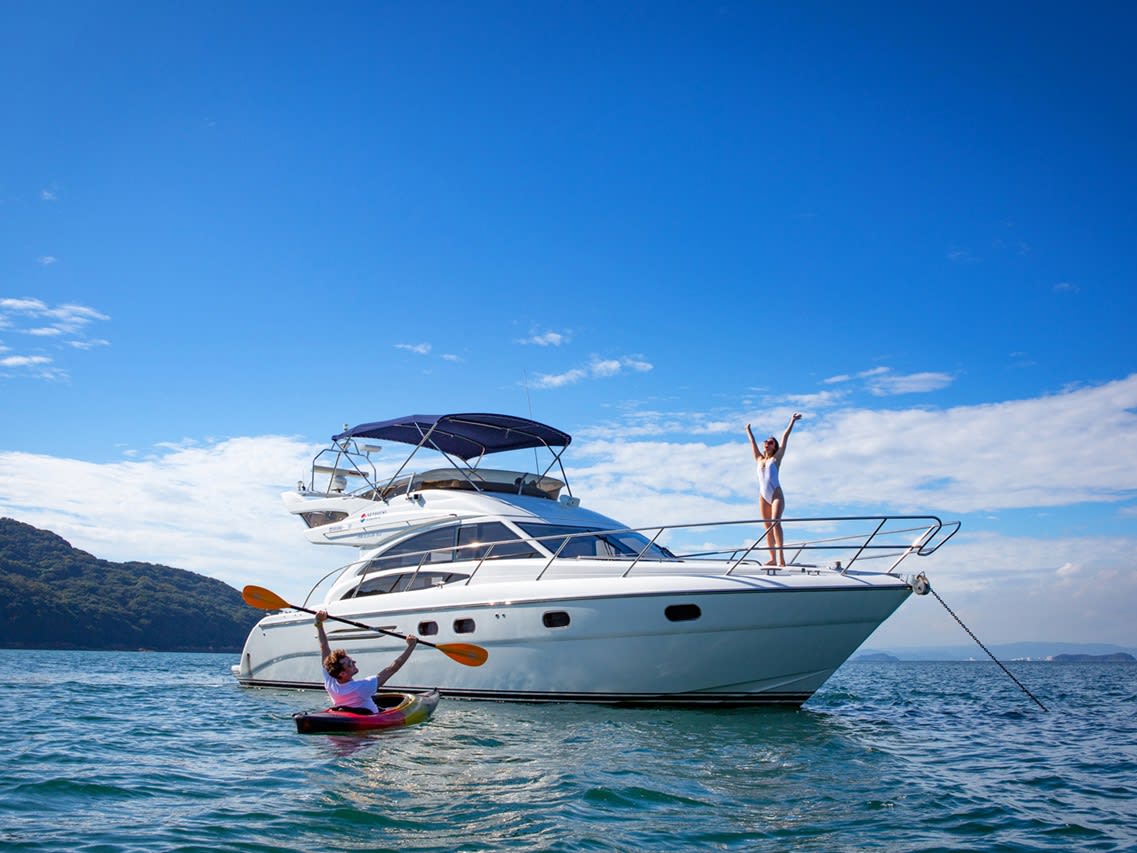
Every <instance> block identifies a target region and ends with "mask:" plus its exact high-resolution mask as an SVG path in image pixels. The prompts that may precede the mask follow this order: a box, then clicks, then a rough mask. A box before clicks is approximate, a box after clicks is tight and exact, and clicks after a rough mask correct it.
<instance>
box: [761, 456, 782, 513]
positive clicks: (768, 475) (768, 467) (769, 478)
mask: <svg viewBox="0 0 1137 853" xmlns="http://www.w3.org/2000/svg"><path fill="white" fill-rule="evenodd" d="M781 485H782V484H781V483H779V482H778V463H777V462H776V461H774V460H773V459H771V460H770V461H769V462H767V463H766V464H765V465H763V464H762V463H761V462H759V463H758V491H759V493H760V494H761V495H762V497H764V498H765V499H766V502H767V503H769V502H772V501H773V500H774V493H775V492H776V491H778V489H779V488H781Z"/></svg>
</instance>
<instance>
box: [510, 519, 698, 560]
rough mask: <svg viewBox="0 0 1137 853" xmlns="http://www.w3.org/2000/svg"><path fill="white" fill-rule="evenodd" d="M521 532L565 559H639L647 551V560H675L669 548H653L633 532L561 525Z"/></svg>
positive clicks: (528, 526) (526, 528)
mask: <svg viewBox="0 0 1137 853" xmlns="http://www.w3.org/2000/svg"><path fill="white" fill-rule="evenodd" d="M521 529H522V530H524V531H525V532H526V533H528V534H529V535H530V536H532V537H534V538H535V539H539V540H540V542H541V545H542V546H544V547H545V548H548V549H549V551H551V552H552V553H554V554H556V553H558V552H559V553H560V556H562V557H608V558H612V557H635V556H636V555H637V554H639V553H640V552H641V551H643V552H644V558H645V559H649V560H669V559H675V555H674V554H672V553H671V552H670V551H668V550H667V549H666V548H661V547H659V546H658V545H649V544H648V543H649V541H650V540H648V539H647V538H646V537H645V536H643V535H642V534H640V533H636V532H635V531H631V530H625V531H621V532H619V533H603V532H600V531H598V530H596V528H589V527H567V526H565V525H561V524H522V525H521ZM562 545H563V546H564V547H562ZM644 549H646V550H644Z"/></svg>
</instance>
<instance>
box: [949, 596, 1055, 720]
mask: <svg viewBox="0 0 1137 853" xmlns="http://www.w3.org/2000/svg"><path fill="white" fill-rule="evenodd" d="M928 592H930V593H931V594H932V595H934V596H935V597H936V601H938V602H939V603H940V604H942V605H943V606H944V610H946V611H947V612H948V613H950V614H951V618H952V619H954V620H955V621H956V622H958V623H959V627H960V628H962V629H963V630H964V631H966V632H967V633H968V635H969V636H970V637H971V639H973V640H974V641H975V642H976V644H977V645H978V646H979V648H981V649H983V651H985V652H987V657H989V658H991V660H993V661H995V663H997V664H999V669H1001V670H1003V672H1005V673H1006V674H1007V677H1008V678H1010V679H1011V681H1013V682H1014V683H1015V684H1017V685H1018V686H1019V689H1020V690H1022V692H1023V693H1025V694H1026V695H1027V696H1029V697H1030V698H1031V699H1033V700H1034V702H1035V704H1036V705H1038V707H1039V708H1041V709H1042V710H1043V711H1047V712H1049V711H1050V709H1049V708H1047V707H1046V706H1045V705H1043V704H1042V703H1041V702H1039V701H1038V697H1037V696H1035V695H1034V694H1033V693H1031V692H1030V691H1029V690H1027V689H1026V686H1025V685H1024V684H1023V683H1022V682H1021V681H1019V680H1018V679H1017V678H1015V676H1014V674H1013V673H1012V672H1011V671H1010V670H1009V669H1007V668H1006V667H1005V666H1003V664H1002V663H1001V662H1000V661H999V659H998V658H997V657H995V656H994V655H993V654H991V650H990V649H988V648H987V647H986V646H985V645H983V643H982V642H980V640H979V638H978V637H976V636H975V634H973V633H972V632H971V629H970V628H968V627H967V626H966V625H964V624H963V620H962V619H960V618H959V617H958V616H956V615H955V611H953V610H952V609H951V608H950V607H948V606H947V602H946V601H944V600H943V599H942V598H940V594H939V593H938V592H936V591H935V590H934V589H932V586H931V584H928Z"/></svg>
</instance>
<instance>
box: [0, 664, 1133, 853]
mask: <svg viewBox="0 0 1137 853" xmlns="http://www.w3.org/2000/svg"><path fill="white" fill-rule="evenodd" d="M234 660H235V656H232V655H187V654H157V653H107V652H62V651H11V650H0V750H2V756H3V758H2V764H0V767H2V770H3V773H2V774H0V849H3V850H5V851H8V850H42V851H62V850H69V851H75V850H78V851H135V850H136V851H167V850H169V851H172V850H184V851H191V850H201V851H205V850H222V851H226V850H230V851H270V850H271V851H275V850H288V851H311V850H321V849H327V850H361V851H362V850H368V851H370V850H469V851H478V850H565V851H570V850H777V851H784V850H819V851H821V850H825V851H828V850H853V849H859V850H903V851H917V850H944V851H948V850H950V851H958V850H982V851H990V850H1007V851H1012V850H1014V851H1018V850H1023V851H1031V850H1054V851H1058V850H1062V851H1064V850H1133V849H1137V664H1126V663H1110V664H1106V663H1086V664H1062V663H1043V662H1033V663H1032V662H1024V663H1017V662H1016V663H1011V664H1008V667H1009V668H1010V669H1011V671H1012V672H1013V673H1014V674H1015V676H1016V678H1018V679H1019V680H1020V681H1021V682H1022V683H1023V685H1024V686H1026V687H1028V688H1029V689H1030V690H1031V692H1032V693H1033V694H1034V695H1035V696H1037V697H1038V698H1039V700H1040V701H1041V702H1042V703H1043V704H1044V705H1046V707H1047V708H1048V709H1049V710H1048V711H1043V710H1042V709H1041V708H1039V706H1038V705H1036V704H1035V703H1034V702H1033V701H1032V700H1031V699H1030V698H1029V697H1028V696H1027V695H1025V694H1024V693H1023V692H1022V691H1021V690H1020V689H1019V688H1018V687H1017V686H1016V685H1015V684H1014V683H1013V682H1012V681H1011V680H1010V679H1009V678H1008V677H1007V676H1006V674H1005V673H1003V672H1002V671H1001V670H1000V669H999V668H998V667H997V666H995V665H994V664H993V663H847V664H846V665H845V666H844V667H842V668H841V669H840V670H839V671H838V672H837V673H836V674H835V675H834V676H833V678H831V679H830V680H829V682H828V683H827V684H826V685H825V686H824V687H823V688H822V690H821V691H819V692H818V693H817V694H816V695H815V696H814V697H813V698H812V699H811V700H810V701H809V702H808V703H807V704H806V705H805V706H804V707H803V708H802V709H800V710H788V709H736V710H717V711H716V710H674V709H642V708H641V709H636V708H614V707H597V706H587V705H568V704H563V705H537V704H499V703H491V702H465V701H458V700H446V699H443V701H442V703H441V704H440V705H439V707H438V710H437V712H436V713H435V715H434V717H433V718H432V719H431V720H430V721H429V722H427V723H425V724H422V725H419V726H415V727H412V728H407V729H398V730H394V731H388V732H385V733H382V734H376V735H370V736H345V735H340V736H332V735H298V734H297V733H296V730H295V726H294V724H293V721H292V714H293V712H295V711H300V710H307V709H312V708H317V707H322V705H323V704H324V703H323V696H322V694H321V693H318V692H312V691H284V690H249V689H242V688H240V687H238V686H237V685H236V683H235V682H234V680H233V678H232V676H231V675H230V674H229V666H230V664H232V663H233V662H234Z"/></svg>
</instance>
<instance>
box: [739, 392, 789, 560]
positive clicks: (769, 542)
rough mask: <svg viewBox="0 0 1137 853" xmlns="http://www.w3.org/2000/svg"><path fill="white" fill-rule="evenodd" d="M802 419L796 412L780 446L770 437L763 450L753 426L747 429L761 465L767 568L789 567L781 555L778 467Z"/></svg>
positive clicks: (760, 500)
mask: <svg viewBox="0 0 1137 853" xmlns="http://www.w3.org/2000/svg"><path fill="white" fill-rule="evenodd" d="M800 419H801V413H800V412H794V413H793V416H792V417H791V418H790V423H789V426H787V427H786V431H785V432H783V433H782V440H781V443H779V442H778V440H777V439H776V438H774V436H770V437H769V438H767V439H766V440H765V441H764V442H762V445H761V446H759V445H758V442H757V441H755V440H754V433H753V432H751V430H750V424H747V425H746V435H747V437H748V438H749V439H750V449H751V450H753V451H754V461H755V462H757V463H758V503H759V505H760V506H761V508H762V518H763V520H765V522H766V546H767V547H768V548H769V549H770V562H768V563H767V564H766V565H767V566H784V565H785V564H786V557H785V554H784V553H783V552H782V525H781V524H779V523H778V519H780V518H781V517H782V513H783V512H784V511H785V509H786V496H785V495H784V494H783V493H782V484H781V482H780V481H779V480H778V466H779V465H781V464H782V457H783V456H785V454H786V443H787V442H788V441H789V440H790V431H791V430H792V429H793V428H794V424H795V423H797V421H798V420H800Z"/></svg>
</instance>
